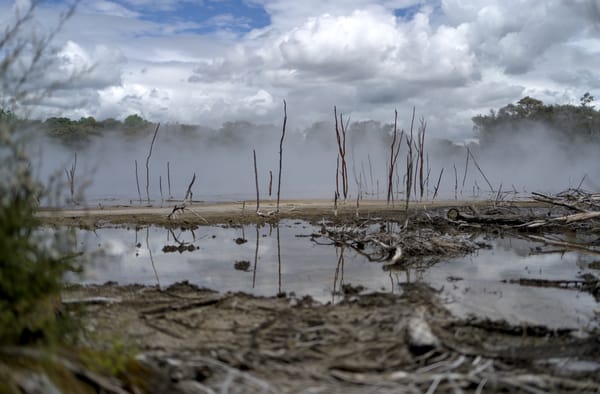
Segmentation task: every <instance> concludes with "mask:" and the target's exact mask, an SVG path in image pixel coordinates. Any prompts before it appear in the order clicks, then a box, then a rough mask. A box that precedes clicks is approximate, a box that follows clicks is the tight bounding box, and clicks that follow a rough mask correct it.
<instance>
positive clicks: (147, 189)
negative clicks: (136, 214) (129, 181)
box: [146, 123, 160, 202]
mask: <svg viewBox="0 0 600 394" xmlns="http://www.w3.org/2000/svg"><path fill="white" fill-rule="evenodd" d="M159 127H160V123H158V124H157V125H156V129H155V130H154V136H153V137H152V142H151V143H150V150H149V151H148V157H147V158H146V198H147V199H148V202H150V191H149V188H150V156H152V148H153V147H154V141H155V140H156V135H157V134H158V128H159Z"/></svg>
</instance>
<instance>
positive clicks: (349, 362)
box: [64, 283, 600, 393]
mask: <svg viewBox="0 0 600 394" xmlns="http://www.w3.org/2000/svg"><path fill="white" fill-rule="evenodd" d="M353 290H354V289H352V288H351V287H350V288H347V289H346V295H345V297H344V299H343V300H342V301H341V302H339V303H337V304H335V305H331V304H327V305H325V304H320V303H317V302H315V301H313V300H312V299H310V298H309V297H306V298H303V299H295V298H286V297H280V298H277V297H268V298H262V297H253V296H249V295H247V294H241V293H237V294H231V293H230V294H219V293H215V292H212V291H209V290H205V289H199V288H197V287H195V286H192V285H189V284H187V283H180V284H176V285H173V286H171V287H169V288H167V289H163V290H159V289H157V288H155V287H145V286H114V285H110V284H108V285H102V286H85V287H79V286H74V287H71V288H70V289H68V291H66V293H65V296H64V298H65V300H75V299H76V300H80V301H81V300H83V299H86V298H87V299H88V300H90V304H91V305H88V306H87V307H86V309H87V314H88V318H87V322H88V323H87V324H88V328H89V329H91V330H93V331H94V332H95V333H96V334H99V333H103V334H107V333H108V334H110V335H119V336H122V337H124V338H126V339H127V340H128V341H131V342H132V343H135V345H136V346H137V348H138V349H139V350H140V351H141V353H140V356H139V357H140V359H141V360H143V361H144V362H145V363H148V364H149V365H151V366H153V367H155V368H156V370H157V371H160V373H161V374H163V376H164V378H163V379H162V381H163V382H164V385H165V386H164V387H162V388H161V390H165V392H166V391H172V392H182V393H188V392H190V393H191V392H213V391H214V392H357V393H358V392H365V391H366V392H382V393H386V392H390V393H391V392H425V391H427V390H433V389H435V392H455V391H457V390H465V391H469V392H476V391H478V392H481V390H483V391H484V392H488V391H494V392H495V391H508V392H536V391H540V392H542V391H543V392H546V391H555V392H564V391H573V392H594V391H596V390H598V389H599V387H600V386H599V384H600V381H599V379H598V372H599V369H600V341H599V339H598V335H597V333H593V332H587V333H584V332H581V331H576V330H567V329H563V330H550V329H547V328H545V327H543V326H513V325H510V324H507V323H504V322H498V321H490V320H482V319H458V318H455V317H453V316H452V315H451V314H450V313H449V312H448V311H447V310H446V309H445V308H444V306H443V305H442V304H441V303H440V302H439V299H438V298H437V295H436V293H435V291H433V290H432V289H431V288H428V287H427V286H423V285H407V286H405V287H404V288H403V291H402V293H401V294H396V295H393V294H381V293H373V294H368V295H360V296H359V295H354V291H353ZM94 297H95V298H94ZM98 297H102V298H98ZM211 390H212V391H211Z"/></svg>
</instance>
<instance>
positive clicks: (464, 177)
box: [460, 144, 470, 194]
mask: <svg viewBox="0 0 600 394" xmlns="http://www.w3.org/2000/svg"><path fill="white" fill-rule="evenodd" d="M465 148H467V158H466V159H465V173H464V175H463V180H462V186H461V188H460V193H461V194H462V191H463V189H464V188H465V181H466V180H467V170H468V169H469V156H470V155H469V148H468V147H467V144H465Z"/></svg>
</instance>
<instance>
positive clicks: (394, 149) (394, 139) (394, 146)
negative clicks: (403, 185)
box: [387, 110, 404, 205]
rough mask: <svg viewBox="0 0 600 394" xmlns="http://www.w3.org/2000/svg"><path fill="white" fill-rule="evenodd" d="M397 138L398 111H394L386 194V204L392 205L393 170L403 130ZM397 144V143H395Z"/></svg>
mask: <svg viewBox="0 0 600 394" xmlns="http://www.w3.org/2000/svg"><path fill="white" fill-rule="evenodd" d="M397 136H398V111H397V110H394V131H393V132H392V144H391V145H390V167H389V169H388V193H387V203H388V205H389V203H390V201H391V202H392V205H393V204H394V169H395V168H396V161H397V160H398V154H399V153H400V144H401V143H402V137H403V136H404V130H402V132H401V133H400V138H399V139H398V138H397ZM396 142H397V143H396Z"/></svg>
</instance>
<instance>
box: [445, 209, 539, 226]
mask: <svg viewBox="0 0 600 394" xmlns="http://www.w3.org/2000/svg"><path fill="white" fill-rule="evenodd" d="M446 216H447V218H448V219H450V220H453V221H461V220H462V221H463V222H468V223H482V224H500V225H509V226H516V225H523V224H525V223H527V222H528V221H529V219H530V218H526V217H523V216H520V215H473V214H469V213H465V212H460V211H459V210H458V209H456V208H450V209H449V210H448V213H447V214H446Z"/></svg>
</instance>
